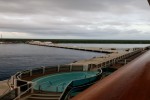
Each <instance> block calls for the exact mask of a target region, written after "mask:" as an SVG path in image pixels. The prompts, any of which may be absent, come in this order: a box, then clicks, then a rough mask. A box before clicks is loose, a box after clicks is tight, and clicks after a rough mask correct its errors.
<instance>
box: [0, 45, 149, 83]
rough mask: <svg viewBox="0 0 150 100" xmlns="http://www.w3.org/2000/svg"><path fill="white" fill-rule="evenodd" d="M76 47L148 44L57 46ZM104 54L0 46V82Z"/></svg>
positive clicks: (130, 46)
mask: <svg viewBox="0 0 150 100" xmlns="http://www.w3.org/2000/svg"><path fill="white" fill-rule="evenodd" d="M59 45H65V46H76V47H98V48H133V47H146V46H150V44H59ZM103 55H105V54H104V53H94V52H87V51H78V50H69V49H61V48H52V47H42V46H34V45H28V44H0V80H4V79H7V78H9V77H10V76H11V75H13V74H15V73H16V72H18V71H22V70H27V69H32V68H37V67H41V66H54V65H61V64H68V63H71V62H73V61H78V60H82V59H89V58H92V57H96V56H103Z"/></svg>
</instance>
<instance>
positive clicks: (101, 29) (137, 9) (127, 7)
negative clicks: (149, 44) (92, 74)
mask: <svg viewBox="0 0 150 100" xmlns="http://www.w3.org/2000/svg"><path fill="white" fill-rule="evenodd" d="M149 21H150V14H149V7H148V4H147V1H146V0H145V1H143V0H0V32H10V33H11V32H18V33H19V34H20V35H19V36H20V37H21V36H22V35H21V33H22V32H23V33H27V34H28V35H29V37H30V35H31V37H32V36H33V37H35V38H36V36H41V37H42V38H44V37H49V38H51V36H52V37H53V38H57V37H59V38H65V37H69V38H93V39H94V38H95V39H97V38H99V39H105V38H110V39H111V38H112V39H117V38H121V39H123V38H124V39H125V38H128V36H131V38H133V39H134V38H135V37H133V35H132V34H135V33H136V34H137V35H136V38H137V37H139V38H145V39H150V35H149V34H146V33H149V32H150V30H148V29H147V30H146V32H145V33H144V32H143V31H141V30H139V29H138V28H134V29H130V27H131V26H132V25H136V24H143V25H147V27H148V26H149ZM131 28H132V27H131ZM129 33H131V34H129ZM141 34H144V35H143V36H142V35H141ZM12 38H13V37H12Z"/></svg>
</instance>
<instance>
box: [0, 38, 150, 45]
mask: <svg viewBox="0 0 150 100" xmlns="http://www.w3.org/2000/svg"><path fill="white" fill-rule="evenodd" d="M32 40H33V41H51V42H53V43H91V44H92V43H93V44H150V40H90V39H86V40H85V39H1V40H0V42H4V43H6V44H7V43H26V42H27V41H32Z"/></svg>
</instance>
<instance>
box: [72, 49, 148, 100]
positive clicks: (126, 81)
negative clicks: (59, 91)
mask: <svg viewBox="0 0 150 100" xmlns="http://www.w3.org/2000/svg"><path fill="white" fill-rule="evenodd" d="M72 100H150V51H147V52H146V53H145V54H143V55H142V56H140V57H138V58H137V59H135V60H134V61H132V62H131V63H129V64H127V65H125V66H124V67H122V68H120V69H118V70H117V71H115V72H114V73H112V74H111V75H109V76H108V77H106V78H104V79H103V80H100V81H99V82H97V83H96V84H94V85H93V86H91V87H90V88H88V89H86V90H85V91H83V92H82V93H80V94H79V95H77V96H75V97H74V98H73V99H72Z"/></svg>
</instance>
